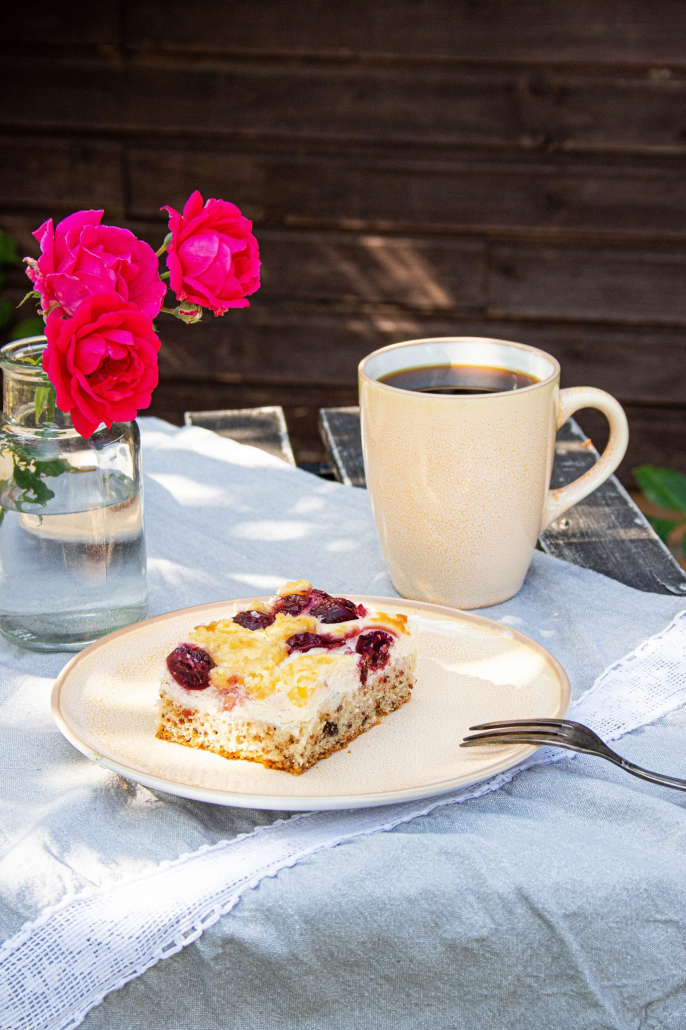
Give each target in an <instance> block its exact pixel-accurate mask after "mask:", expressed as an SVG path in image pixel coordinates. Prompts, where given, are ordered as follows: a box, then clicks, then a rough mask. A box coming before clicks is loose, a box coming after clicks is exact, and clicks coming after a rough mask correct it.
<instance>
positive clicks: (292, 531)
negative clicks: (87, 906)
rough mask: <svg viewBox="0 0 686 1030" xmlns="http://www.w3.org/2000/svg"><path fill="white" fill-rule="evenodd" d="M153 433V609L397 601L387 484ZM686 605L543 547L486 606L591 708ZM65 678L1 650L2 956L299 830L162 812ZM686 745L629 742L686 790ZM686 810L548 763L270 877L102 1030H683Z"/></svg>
mask: <svg viewBox="0 0 686 1030" xmlns="http://www.w3.org/2000/svg"><path fill="white" fill-rule="evenodd" d="M140 421H141V427H142V430H143V439H144V468H145V490H146V495H145V504H146V529H147V543H148V553H149V580H150V600H151V604H150V613H151V614H157V613H159V612H162V611H166V610H170V609H173V608H178V607H181V606H184V605H189V604H196V603H200V602H204V601H212V600H219V599H222V598H226V597H232V596H245V595H248V594H251V593H265V592H269V591H270V590H272V589H273V588H274V587H276V586H278V585H279V584H280V583H281V582H283V581H284V580H285V579H293V578H300V577H303V576H304V577H307V578H309V579H311V580H313V581H314V582H315V583H316V584H317V585H320V586H322V587H323V588H324V589H327V590H330V591H332V592H345V591H346V590H347V591H350V592H360V593H374V594H388V595H393V594H394V591H393V588H392V586H391V583H390V580H389V578H388V575H387V572H386V569H385V565H384V562H383V558H382V556H381V553H380V549H379V546H378V542H377V538H376V534H375V531H374V527H373V523H372V520H371V514H370V510H369V501H368V497H367V495H366V493H365V492H364V491H361V490H355V489H352V488H347V487H342V486H339V485H338V484H332V483H326V482H324V481H322V480H318V479H316V478H315V477H312V476H310V475H308V474H307V473H304V472H301V471H299V470H297V469H293V468H291V467H289V466H286V465H284V464H282V463H280V462H279V461H278V459H274V458H270V457H268V456H267V455H264V454H263V453H262V452H260V451H257V450H255V449H253V448H249V447H242V446H240V445H238V444H235V443H233V442H231V441H227V440H223V439H221V438H219V437H217V436H215V435H213V434H211V433H208V432H206V431H204V430H201V429H197V428H186V429H183V430H177V429H175V428H174V427H171V426H169V425H167V424H166V423H163V422H160V421H158V420H154V419H141V420H140ZM683 607H684V601H683V598H682V599H679V598H670V597H666V596H662V595H660V596H658V595H649V594H642V593H639V592H637V591H634V590H632V589H630V588H628V587H625V586H622V585H620V584H617V583H614V582H612V581H610V580H607V579H605V578H603V577H601V576H598V575H596V574H595V573H592V572H589V571H587V570H582V569H578V568H576V567H574V566H571V565H568V564H566V563H563V562H559V561H557V560H555V559H553V558H550V557H547V556H545V555H542V554H536V555H535V557H534V562H533V564H532V568H531V571H530V573H529V576H528V578H527V582H526V584H525V586H524V588H523V590H522V591H521V592H520V594H519V595H518V596H517V597H516V598H513V599H512V600H511V601H509V602H506V603H505V604H503V605H499V606H497V607H495V608H492V609H489V610H488V611H486V612H485V613H484V614H486V615H488V616H489V617H491V618H495V619H500V620H502V621H505V622H507V623H508V624H509V625H512V626H515V627H516V628H518V629H521V630H522V631H523V632H525V633H528V634H529V635H531V636H532V637H534V638H535V639H537V640H539V641H540V642H541V643H542V644H544V646H546V647H548V648H549V649H550V650H551V651H552V652H553V653H554V654H555V655H556V656H557V657H558V658H559V660H560V661H561V662H562V664H563V665H564V666H565V668H566V669H567V672H568V674H569V676H570V680H571V682H572V687H573V692H574V695H575V696H578V694H579V693H580V692H582V691H583V690H585V689H586V688H587V687H588V686H590V684H591V683H592V682H593V680H594V679H595V677H596V676H597V675H598V674H599V673H600V671H601V670H602V669H603V668H604V667H605V666H607V665H608V664H610V663H611V662H613V661H615V660H616V659H618V658H620V657H622V656H623V655H624V654H626V653H627V652H628V651H630V650H631V649H632V648H634V647H635V646H636V645H637V644H639V643H640V642H641V641H642V640H644V639H645V638H646V637H648V636H650V635H651V634H653V633H655V632H657V631H659V630H661V629H662V628H663V627H664V626H665V625H666V624H667V623H668V622H669V620H670V619H671V618H672V617H673V615H674V614H676V613H677V612H678V611H679V610H681V609H682V608H683ZM65 660H66V656H58V655H51V656H39V655H35V654H31V653H29V652H25V651H22V650H20V649H19V648H15V647H13V646H12V645H10V644H9V643H7V642H6V641H2V643H0V779H1V792H2V793H1V799H0V805H1V808H2V812H1V816H0V938H1V939H3V940H4V939H6V938H8V937H10V936H11V935H12V934H14V933H16V932H17V931H18V930H19V928H20V927H21V926H22V924H23V923H24V922H25V921H26V920H29V919H33V918H35V917H36V916H37V915H38V914H39V913H40V912H41V911H42V910H43V909H45V908H46V907H48V906H50V905H54V904H56V903H57V902H59V901H60V900H61V898H62V897H63V896H64V895H65V894H66V893H67V892H71V891H78V890H79V889H81V888H83V887H85V886H87V885H88V884H101V883H107V882H111V881H113V880H116V879H117V878H120V877H123V876H126V875H129V874H130V873H132V872H135V871H138V870H144V869H146V868H151V867H153V866H155V865H156V864H157V863H159V862H160V861H162V860H164V859H170V858H176V857H177V856H179V855H180V854H182V853H184V852H187V851H189V850H193V849H195V848H198V847H200V846H201V845H203V844H213V843H215V842H216V841H218V840H221V839H226V838H231V837H233V836H235V835H237V834H240V833H244V832H246V831H249V830H251V829H253V828H254V827H255V826H257V825H261V824H266V823H270V822H272V821H273V820H274V819H276V818H278V817H279V813H259V812H250V811H243V810H235V809H226V808H220V807H218V806H209V805H202V804H200V803H196V802H191V801H185V800H182V799H177V798H172V797H170V796H168V795H163V794H161V793H157V794H156V793H154V792H152V791H150V790H147V789H146V788H142V787H138V786H136V785H135V784H130V783H125V782H124V781H123V780H121V779H119V778H118V777H117V776H115V775H113V774H110V773H108V772H107V771H105V770H103V769H100V768H99V767H97V766H95V765H93V764H91V763H89V762H88V761H87V760H86V759H85V758H83V757H82V756H81V755H80V754H78V753H77V752H76V751H75V750H74V749H73V748H71V746H70V745H69V744H68V743H67V742H66V741H65V740H63V738H62V737H61V736H60V734H59V733H58V731H57V730H56V728H55V727H54V725H53V723H52V719H51V716H50V711H49V693H50V687H51V683H52V679H53V678H54V676H55V675H56V673H57V672H58V671H59V669H60V668H61V666H62V665H63V664H64V661H65ZM685 662H686V659H685ZM685 740H686V713H685V712H684V711H679V712H675V713H673V714H672V715H670V716H668V717H667V718H665V719H662V720H660V721H659V722H657V723H655V724H653V725H651V726H648V727H646V728H645V729H643V730H639V731H636V732H634V733H632V734H630V735H628V736H625V737H624V738H622V740H621V742H620V744H619V746H618V749H619V750H620V751H621V752H622V753H623V754H625V755H626V756H627V757H628V758H630V759H632V760H633V761H636V762H638V763H640V764H642V765H646V766H648V767H652V768H657V769H659V770H660V771H664V772H670V773H672V774H674V775H677V776H682V777H686V754H685V753H684V741H685ZM685 800H686V799H685V798H684V796H683V795H680V794H678V793H676V792H669V791H666V790H664V789H660V788H658V787H652V786H650V785H648V784H645V783H642V782H640V781H638V780H635V779H633V778H631V777H628V776H627V775H626V774H624V773H622V772H620V771H619V770H616V769H614V768H613V767H612V766H610V765H607V764H605V763H601V762H599V761H598V760H595V759H590V758H588V759H587V758H577V759H575V760H573V761H565V762H561V763H558V764H557V765H555V766H547V767H539V768H537V769H531V770H528V771H527V772H524V773H522V774H520V775H519V776H517V777H515V779H514V780H513V781H512V783H510V784H508V785H507V786H505V787H503V788H501V789H500V790H499V791H498V792H496V793H494V794H490V795H487V796H485V797H483V798H477V799H474V800H471V801H469V802H466V803H464V804H461V805H454V806H450V807H447V808H440V809H437V810H435V811H434V812H432V813H431V814H430V815H428V816H425V817H422V818H421V819H417V820H415V821H413V822H410V823H408V824H406V825H402V826H399V827H397V828H396V829H395V830H393V831H391V832H387V833H379V834H375V835H372V836H368V837H360V838H357V839H355V840H353V841H350V842H348V843H345V844H342V845H340V846H339V847H337V848H335V849H332V850H327V851H323V852H319V853H317V854H315V855H313V856H311V857H310V858H307V859H305V860H304V861H302V862H300V863H299V864H298V865H296V866H295V867H293V868H291V869H284V870H282V871H281V872H280V873H279V875H278V876H277V877H275V878H273V879H266V880H263V881H262V882H261V883H260V885H259V886H258V887H257V888H255V889H254V890H252V891H250V892H248V893H247V894H245V895H244V896H243V898H242V900H241V901H240V902H239V904H238V905H237V906H236V907H235V908H234V909H233V911H232V912H231V913H230V914H229V915H228V916H225V917H223V918H222V919H221V920H220V921H219V922H218V923H217V924H215V926H213V927H211V928H210V929H208V930H207V931H206V932H205V933H204V934H203V936H202V937H201V938H200V939H199V940H198V941H197V942H196V943H194V944H192V945H190V946H189V947H188V948H186V949H185V950H184V951H182V952H181V953H179V954H178V955H175V956H173V957H171V958H169V959H166V960H165V961H163V962H161V963H159V964H158V965H157V966H155V967H154V968H153V969H151V970H149V971H148V972H147V973H145V974H144V975H143V976H141V977H139V978H138V979H137V980H134V981H133V982H131V983H129V984H128V985H127V986H126V987H124V988H123V989H122V990H120V991H117V992H114V993H112V994H110V995H109V996H108V997H107V998H105V1000H104V1001H103V1003H102V1004H101V1005H100V1006H99V1007H97V1008H95V1009H93V1010H92V1011H91V1012H90V1013H89V1014H88V1015H87V1016H86V1018H85V1021H84V1023H83V1026H84V1027H87V1028H93V1030H94V1028H105V1027H107V1028H108V1030H139V1028H140V1030H143V1028H145V1030H162V1028H164V1030H176V1028H179V1030H180V1028H181V1027H183V1028H184V1030H186V1028H192V1030H214V1028H217V1030H218V1028H222V1030H224V1028H229V1027H231V1028H233V1027H236V1028H238V1027H240V1028H241V1030H244V1028H253V1027H254V1028H258V1027H259V1028H260V1030H262V1028H265V1027H275V1028H277V1027H278V1028H279V1030H281V1028H284V1030H290V1028H291V1027H293V1028H296V1027H298V1028H315V1027H316V1028H320V1027H331V1028H339V1027H340V1028H347V1027H353V1026H354V1027H359V1026H368V1025H369V1026H374V1027H382V1028H385V1027H388V1028H391V1027H393V1028H398V1027H408V1028H410V1027H411V1028H413V1030H414V1028H418V1027H431V1028H434V1027H435V1028H440V1030H444V1028H445V1030H447V1028H448V1027H455V1028H457V1027H460V1028H462V1027H464V1028H472V1027H474V1028H476V1027H477V1026H478V1027H479V1028H482V1027H489V1028H500V1027H503V1028H504V1027H507V1028H508V1030H509V1028H512V1030H519V1028H522V1030H524V1028H526V1030H530V1028H538V1027H541V1028H545V1030H549V1028H553V1027H554V1028H559V1030H567V1028H570V1030H571V1028H582V1027H583V1028H587V1027H588V1028H598V1030H600V1028H601V1027H602V1028H612V1030H614V1028H617V1030H619V1028H622V1030H624V1028H628V1027H631V1028H633V1027H636V1028H638V1027H641V1028H651V1027H660V1028H662V1027H665V1028H666V1027H669V1028H671V1027H674V1028H677V1027H679V1028H682V1027H684V1026H686V973H685V972H684V962H683V955H684V944H685V943H686V889H685V883H686V880H685V879H684V876H685V873H686V862H685V860H684V844H685V843H686V840H685V838H686V818H685V815H684V805H685ZM0 1015H1V1014H0ZM0 1025H2V1021H1V1020H0Z"/></svg>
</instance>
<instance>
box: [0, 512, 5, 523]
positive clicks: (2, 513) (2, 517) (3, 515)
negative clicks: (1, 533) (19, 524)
mask: <svg viewBox="0 0 686 1030" xmlns="http://www.w3.org/2000/svg"><path fill="white" fill-rule="evenodd" d="M4 517H5V509H4V508H0V526H1V525H2V520H3V519H4Z"/></svg>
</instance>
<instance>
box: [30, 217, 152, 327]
mask: <svg viewBox="0 0 686 1030" xmlns="http://www.w3.org/2000/svg"><path fill="white" fill-rule="evenodd" d="M103 213H104V212H102V211H76V212H75V213H74V214H73V215H69V217H68V218H65V219H64V220H63V221H61V222H60V223H59V225H58V226H57V228H56V229H55V228H53V224H52V218H49V219H48V220H47V222H44V223H43V225H41V227H40V229H36V231H35V232H34V234H33V235H34V236H35V237H36V239H37V240H38V242H39V243H40V245H41V250H42V254H41V256H40V257H39V259H38V261H34V260H33V259H30V258H27V259H26V261H27V263H28V265H29V267H28V268H27V270H26V274H27V275H28V277H29V279H31V281H32V282H33V283H34V285H35V287H36V289H37V290H38V292H39V293H40V295H41V304H42V307H43V311H44V312H45V313H46V314H47V312H48V311H50V309H51V308H52V309H53V311H55V312H56V313H57V314H58V315H73V314H74V313H75V311H76V308H77V307H78V305H79V304H80V303H81V301H82V300H84V299H85V298H86V297H89V296H92V295H93V294H96V293H102V292H103V291H107V292H108V293H118V294H119V296H120V297H121V298H122V300H124V301H128V302H131V303H132V304H134V305H135V307H136V308H138V310H139V311H142V312H143V314H144V315H147V316H148V318H154V317H155V315H157V314H158V312H159V310H160V308H161V306H162V301H163V299H164V295H165V293H166V287H165V285H164V283H162V282H161V281H160V274H159V267H158V261H157V257H156V256H155V252H154V251H153V249H152V247H150V246H148V244H147V243H144V242H143V240H139V239H137V238H136V237H135V236H134V234H133V233H132V232H129V230H128V229H119V228H117V227H116V226H113V225H101V224H100V220H101V219H102V216H103Z"/></svg>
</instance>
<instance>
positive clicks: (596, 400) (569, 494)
mask: <svg viewBox="0 0 686 1030" xmlns="http://www.w3.org/2000/svg"><path fill="white" fill-rule="evenodd" d="M580 408H597V409H598V411H602V413H603V415H604V416H605V418H606V419H607V421H608V423H609V425H610V439H609V440H608V441H607V447H606V448H605V450H604V451H603V453H602V454H601V456H600V458H599V459H598V461H597V462H596V463H595V465H594V466H593V467H592V468H590V469H589V470H588V472H584V474H583V476H579V478H578V479H575V480H574V481H573V482H572V483H568V485H567V486H561V487H560V488H559V489H558V490H549V491H548V502H547V504H546V509H545V512H544V515H543V526H542V527H541V529H542V530H543V529H547V528H548V526H549V525H550V523H551V522H554V521H555V519H559V517H560V515H562V514H563V513H564V512H566V511H567V509H568V508H571V507H572V505H573V504H577V503H578V502H579V501H581V500H583V498H584V497H588V495H589V494H590V493H592V492H593V491H594V490H595V489H597V487H599V486H600V484H601V483H604V482H605V480H606V479H609V478H610V476H611V475H612V473H613V472H614V470H615V469H616V468H617V466H618V465H619V463H620V461H621V460H622V458H623V457H624V455H625V454H626V449H627V446H628V443H629V425H628V423H627V420H626V415H625V414H624V409H623V408H622V406H621V404H620V403H619V401H616V400H615V399H614V397H612V396H610V394H609V393H605V391H604V390H596V389H595V388H594V387H592V386H573V387H571V388H570V389H567V390H560V400H559V407H558V413H557V428H558V429H560V428H561V426H563V425H564V424H565V422H566V421H567V419H568V418H569V416H570V415H573V414H574V412H575V411H578V410H579V409H580Z"/></svg>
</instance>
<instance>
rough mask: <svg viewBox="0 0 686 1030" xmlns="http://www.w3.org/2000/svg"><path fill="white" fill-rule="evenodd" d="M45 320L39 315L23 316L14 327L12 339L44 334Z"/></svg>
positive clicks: (11, 334)
mask: <svg viewBox="0 0 686 1030" xmlns="http://www.w3.org/2000/svg"><path fill="white" fill-rule="evenodd" d="M44 334H45V322H44V321H43V319H42V318H39V317H38V315H36V316H35V318H22V320H21V322H17V324H16V325H15V326H14V328H13V329H12V332H11V333H10V340H23V339H24V337H25V336H43V335H44Z"/></svg>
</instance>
